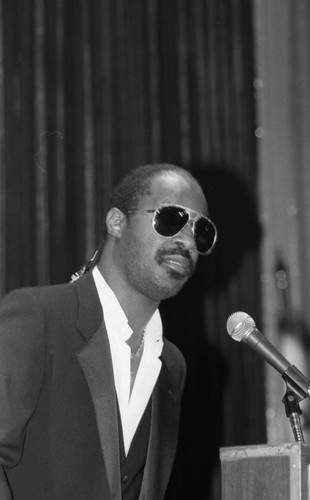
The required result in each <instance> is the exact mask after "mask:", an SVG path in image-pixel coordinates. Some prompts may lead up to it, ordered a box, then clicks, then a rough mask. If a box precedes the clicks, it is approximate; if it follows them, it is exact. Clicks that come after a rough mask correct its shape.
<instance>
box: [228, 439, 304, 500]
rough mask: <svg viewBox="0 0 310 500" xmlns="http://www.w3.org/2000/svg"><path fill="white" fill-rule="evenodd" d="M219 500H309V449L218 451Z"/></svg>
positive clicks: (297, 446) (260, 447) (283, 447)
mask: <svg viewBox="0 0 310 500" xmlns="http://www.w3.org/2000/svg"><path fill="white" fill-rule="evenodd" d="M220 459H221V486H222V500H310V446H306V445H303V444H300V443H288V444H283V445H270V446H268V445H258V446H240V447H238V448H230V447H227V448H221V450H220Z"/></svg>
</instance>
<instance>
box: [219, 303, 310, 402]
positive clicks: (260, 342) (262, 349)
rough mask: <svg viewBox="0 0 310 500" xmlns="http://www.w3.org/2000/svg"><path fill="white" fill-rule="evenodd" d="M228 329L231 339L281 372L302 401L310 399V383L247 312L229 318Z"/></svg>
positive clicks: (239, 312) (236, 313)
mask: <svg viewBox="0 0 310 500" xmlns="http://www.w3.org/2000/svg"><path fill="white" fill-rule="evenodd" d="M226 327H227V332H228V335H230V337H232V338H233V339H234V340H236V341H237V342H244V343H245V344H248V345H249V346H250V347H251V348H252V349H254V351H256V352H257V353H258V354H259V355H260V356H261V357H262V358H263V359H264V360H265V361H267V363H269V364H270V365H271V366H273V367H274V368H275V369H276V370H277V371H278V372H280V373H281V375H282V377H283V379H284V380H285V381H286V382H289V383H290V385H291V387H293V388H294V389H295V390H296V391H297V393H298V395H299V396H300V398H301V399H304V398H305V397H306V396H308V397H310V381H309V380H308V379H307V377H305V375H303V374H302V373H301V372H300V371H299V370H298V368H296V366H294V365H292V364H291V363H289V361H288V360H287V359H286V358H285V357H284V356H282V354H281V353H280V352H279V351H278V350H277V349H276V348H275V347H274V346H273V345H272V344H271V343H270V342H269V340H267V339H266V337H264V335H263V334H262V333H261V332H260V331H259V330H257V328H256V325H255V321H254V320H253V318H251V316H249V315H248V314H247V313H245V312H241V311H238V312H235V313H233V314H231V315H230V316H229V318H228V320H227V325H226Z"/></svg>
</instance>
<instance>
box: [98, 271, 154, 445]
mask: <svg viewBox="0 0 310 500" xmlns="http://www.w3.org/2000/svg"><path fill="white" fill-rule="evenodd" d="M93 277H94V280H95V284H96V287H97V291H98V294H99V299H100V302H101V305H102V309H103V316H104V322H105V326H106V329H107V333H108V338H109V343H110V349H111V355H112V364H113V371H114V383H115V388H116V393H117V398H118V404H119V409H120V415H121V422H122V429H123V437H124V447H125V453H126V454H127V453H128V451H129V448H130V444H131V442H132V439H133V437H134V434H135V432H136V430H137V427H138V424H139V422H140V420H141V417H142V415H143V413H144V410H145V408H146V406H147V403H148V401H149V399H150V396H151V394H152V391H153V389H154V386H155V384H156V381H157V378H158V375H159V372H160V369H161V361H160V359H159V356H160V355H161V352H162V348H163V338H162V337H163V334H162V322H161V317H160V314H159V311H158V309H157V310H156V311H155V312H154V314H153V316H152V317H151V319H150V320H149V322H148V324H147V326H146V328H145V336H144V349H143V353H142V357H141V361H140V365H139V369H138V372H137V375H136V379H135V383H134V386H133V389H132V393H131V395H130V365H131V349H130V346H129V345H128V344H127V340H128V339H129V338H130V336H131V335H132V329H131V327H130V326H129V324H128V319H127V316H126V315H125V313H124V311H123V309H122V307H121V305H120V303H119V302H118V300H117V298H116V296H115V294H114V292H113V291H112V289H111V288H110V287H109V285H108V284H107V282H106V281H105V279H104V278H103V276H102V274H101V273H100V271H99V269H98V267H95V268H94V269H93Z"/></svg>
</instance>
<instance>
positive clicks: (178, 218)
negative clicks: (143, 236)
mask: <svg viewBox="0 0 310 500" xmlns="http://www.w3.org/2000/svg"><path fill="white" fill-rule="evenodd" d="M187 221H188V214H187V213H186V211H185V210H184V209H183V208H179V207H162V208H159V209H158V210H157V211H156V212H155V220H154V229H155V231H157V232H158V234H160V235H161V236H174V235H175V234H177V233H178V232H179V231H181V229H183V227H184V226H185V224H186V223H187Z"/></svg>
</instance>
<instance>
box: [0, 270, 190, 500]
mask: <svg viewBox="0 0 310 500" xmlns="http://www.w3.org/2000/svg"><path fill="white" fill-rule="evenodd" d="M161 360H162V369H161V372H160V375H159V378H158V381H157V383H156V386H155V388H154V391H153V394H152V417H151V430H150V439H149V447H148V453H147V461H146V466H145V472H144V478H143V483H142V489H141V494H140V497H139V500H160V499H162V498H164V493H165V490H166V487H167V484H168V480H169V477H170V474H171V468H172V464H173V460H174V456H175V451H176V445H177V434H178V426H179V414H180V398H181V393H182V389H183V385H184V379H185V362H184V358H183V356H182V354H181V353H180V352H179V350H178V349H177V348H176V347H175V346H174V345H173V344H171V343H170V342H168V341H167V340H166V339H165V340H164V348H163V352H162V356H161ZM118 439H119V433H118V425H117V401H116V393H115V387H114V379H113V369H112V361H111V355H110V348H109V343H108V337H107V333H106V329H105V325H104V321H103V315H102V308H101V304H100V302H99V298H98V294H97V291H96V287H95V284H94V281H93V278H92V275H91V274H89V275H86V276H85V277H83V278H80V279H79V280H77V281H76V282H74V283H70V284H69V283H68V284H64V285H55V286H48V287H37V288H28V289H22V290H17V291H14V292H12V293H10V294H8V295H7V296H6V297H5V298H4V299H3V301H2V304H1V307H0V464H1V466H2V467H0V472H1V474H2V476H1V481H0V498H1V500H8V499H11V498H14V500H43V499H44V500H88V499H89V500H121V486H120V467H119V463H120V457H119V442H118Z"/></svg>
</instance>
